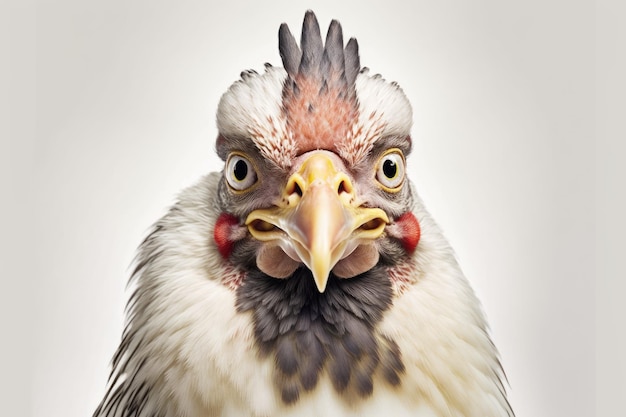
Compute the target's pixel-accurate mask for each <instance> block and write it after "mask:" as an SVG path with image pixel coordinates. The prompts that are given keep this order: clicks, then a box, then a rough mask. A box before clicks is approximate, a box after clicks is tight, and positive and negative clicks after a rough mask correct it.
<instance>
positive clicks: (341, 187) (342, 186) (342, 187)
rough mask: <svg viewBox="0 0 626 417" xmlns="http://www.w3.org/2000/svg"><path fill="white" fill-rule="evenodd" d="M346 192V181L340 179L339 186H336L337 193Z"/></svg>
mask: <svg viewBox="0 0 626 417" xmlns="http://www.w3.org/2000/svg"><path fill="white" fill-rule="evenodd" d="M345 192H346V182H345V181H341V182H340V183H339V187H337V194H341V193H345Z"/></svg>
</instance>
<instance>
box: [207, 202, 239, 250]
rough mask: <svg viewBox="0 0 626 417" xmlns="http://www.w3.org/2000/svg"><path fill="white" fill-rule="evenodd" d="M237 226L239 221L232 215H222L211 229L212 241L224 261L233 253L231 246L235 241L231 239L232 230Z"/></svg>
mask: <svg viewBox="0 0 626 417" xmlns="http://www.w3.org/2000/svg"><path fill="white" fill-rule="evenodd" d="M238 225H239V219H237V217H235V216H233V215H232V214H228V213H222V214H220V217H218V219H217V222H215V229H213V239H214V240H215V243H216V244H217V250H218V251H219V252H220V255H222V257H223V258H224V259H228V257H229V256H230V254H231V252H232V251H233V244H234V243H235V240H236V239H233V238H232V234H233V228H234V227H237V226H238Z"/></svg>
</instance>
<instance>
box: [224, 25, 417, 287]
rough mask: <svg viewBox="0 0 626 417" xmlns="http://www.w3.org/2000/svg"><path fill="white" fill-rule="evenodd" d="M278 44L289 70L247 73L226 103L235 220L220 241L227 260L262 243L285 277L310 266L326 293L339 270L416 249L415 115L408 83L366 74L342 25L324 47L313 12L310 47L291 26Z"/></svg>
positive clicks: (227, 189)
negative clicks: (404, 87)
mask: <svg viewBox="0 0 626 417" xmlns="http://www.w3.org/2000/svg"><path fill="white" fill-rule="evenodd" d="M279 40H280V50H281V55H282V58H283V63H284V65H285V70H282V69H276V68H273V67H271V66H268V67H267V68H266V73H265V74H263V75H259V74H256V73H254V72H246V73H243V74H242V80H241V81H240V82H238V83H236V84H235V85H234V86H233V87H231V90H230V91H229V92H228V93H226V95H225V96H224V97H223V98H222V101H221V103H220V108H219V110H218V125H219V127H220V132H221V134H220V137H219V138H218V144H217V148H218V153H219V154H220V155H221V156H222V158H223V159H225V162H226V164H225V170H224V172H223V175H224V180H223V186H222V193H221V195H222V196H223V200H222V202H223V204H224V209H225V212H227V213H229V215H226V216H224V217H222V220H221V222H218V227H217V228H216V230H218V234H219V236H218V238H217V239H216V241H218V244H219V246H220V247H221V248H229V250H226V249H223V250H221V252H222V253H223V254H225V255H226V256H230V255H231V252H230V249H233V248H235V247H237V246H239V247H242V248H244V249H242V250H241V252H244V253H247V254H249V252H250V251H249V246H250V245H254V246H255V251H254V252H255V265H256V267H258V268H259V269H260V270H261V271H263V272H264V273H266V274H268V275H269V276H272V277H275V278H288V277H290V276H291V275H292V274H293V273H294V272H295V271H296V270H297V269H298V268H299V267H301V266H304V267H306V268H308V269H309V270H310V271H311V273H312V276H313V279H314V280H315V283H316V286H317V288H318V290H319V291H320V292H323V291H324V290H325V288H326V284H327V281H328V277H329V275H330V273H331V271H332V273H333V275H334V276H336V277H339V278H351V277H354V276H357V275H359V274H361V273H363V272H365V271H367V270H369V269H371V268H372V267H374V266H375V265H377V264H378V263H379V261H380V258H381V253H382V254H383V257H384V258H385V259H386V260H387V261H391V259H392V257H393V256H398V254H400V253H401V249H404V250H405V251H408V252H411V251H412V250H413V249H414V248H415V246H416V245H417V241H418V240H419V224H418V222H417V220H416V219H415V217H414V216H413V215H412V214H411V213H410V211H409V210H410V205H411V203H412V199H411V192H410V186H408V185H405V163H406V162H405V161H406V160H405V154H408V153H409V152H410V145H411V142H410V137H409V135H408V132H409V129H410V125H411V121H410V115H411V111H410V106H409V104H408V102H407V100H406V98H405V96H404V94H403V93H402V91H401V90H400V89H399V88H398V87H397V86H395V85H391V84H388V83H386V82H384V80H382V79H380V77H376V76H375V77H369V76H368V75H367V71H362V70H361V68H360V64H359V58H358V47H357V44H356V41H355V40H354V39H351V40H350V41H349V42H348V44H347V46H346V47H345V49H344V46H343V39H342V33H341V27H340V26H339V24H338V23H337V22H336V21H333V22H332V23H331V25H330V28H329V31H328V35H327V38H326V44H325V45H323V43H322V39H321V36H320V33H319V26H318V24H317V21H316V19H315V16H314V15H313V14H312V13H307V15H306V17H305V21H304V25H303V32H302V41H301V45H302V50H300V48H299V47H298V45H297V44H296V42H295V40H294V38H293V36H292V35H291V33H290V32H289V29H288V27H287V26H286V25H283V26H281V30H280V33H279ZM285 72H286V73H285ZM242 98H245V99H244V100H242ZM236 103H237V107H235V104H236ZM381 103H382V105H381ZM242 104H243V105H242ZM235 222H237V223H238V224H240V225H242V226H243V225H245V226H246V228H247V231H248V233H247V234H246V233H245V232H244V231H242V230H241V229H239V230H238V229H237V228H236V227H234V223H235ZM224 224H226V225H229V226H233V227H232V228H231V229H230V230H231V232H232V233H231V235H229V236H226V237H225V236H224V233H223V231H224V230H225V228H224V227H222V226H223V225H224ZM228 229H229V228H228V227H226V230H228ZM226 235H228V233H226ZM240 240H245V241H247V244H246V243H243V242H240ZM398 245H400V247H398ZM236 256H237V255H236V254H235V257H236Z"/></svg>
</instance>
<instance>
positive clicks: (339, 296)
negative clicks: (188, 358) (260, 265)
mask: <svg viewBox="0 0 626 417" xmlns="http://www.w3.org/2000/svg"><path fill="white" fill-rule="evenodd" d="M392 291H393V290H392V287H391V283H390V281H389V279H388V277H387V273H386V270H385V268H382V267H375V268H373V269H371V270H369V271H367V272H365V273H363V274H361V275H359V276H357V277H354V278H350V279H339V278H336V277H335V276H333V275H332V274H331V276H330V278H329V281H328V284H327V287H326V291H325V292H324V293H319V292H318V291H317V288H316V287H315V283H314V281H313V277H312V276H311V272H310V271H309V270H308V269H306V268H300V269H298V270H296V272H295V273H294V274H293V275H292V276H291V277H290V278H288V279H275V278H272V277H269V276H267V275H265V274H264V273H262V272H260V271H258V270H256V269H255V270H251V271H249V272H248V276H247V279H246V280H245V281H244V282H243V283H242V285H241V286H240V287H239V288H238V289H237V304H236V307H237V310H238V311H240V312H244V311H250V312H252V313H253V317H254V334H255V339H256V343H257V346H258V347H259V352H260V354H261V356H262V357H267V358H272V359H273V360H274V364H275V370H274V372H275V374H274V376H275V377H274V380H275V383H276V388H277V390H278V392H280V395H281V398H282V399H283V401H284V402H285V403H287V404H290V403H293V402H295V401H297V399H298V398H300V395H301V394H302V393H303V392H306V391H310V390H312V389H314V388H315V386H316V385H317V383H318V381H319V378H320V375H321V374H322V372H323V371H327V372H328V375H329V377H330V379H331V381H332V384H333V387H334V389H335V390H336V391H337V392H339V393H345V394H346V395H347V397H346V398H348V397H350V396H352V395H354V394H356V395H357V396H360V397H366V396H369V395H371V394H372V392H373V384H374V380H373V377H374V374H375V373H376V372H377V370H378V369H380V370H381V373H380V374H381V375H382V376H383V377H384V378H385V379H387V382H388V383H390V384H392V385H396V384H397V383H398V378H399V374H400V373H401V372H400V371H399V369H404V368H403V365H402V358H401V354H400V351H399V349H398V347H397V345H396V344H395V343H394V342H393V341H391V340H389V339H387V338H382V337H380V336H377V335H376V328H377V325H378V324H379V323H380V321H381V320H382V318H383V315H384V313H385V311H386V310H387V309H388V308H389V307H390V306H391V304H392ZM388 370H389V371H388Z"/></svg>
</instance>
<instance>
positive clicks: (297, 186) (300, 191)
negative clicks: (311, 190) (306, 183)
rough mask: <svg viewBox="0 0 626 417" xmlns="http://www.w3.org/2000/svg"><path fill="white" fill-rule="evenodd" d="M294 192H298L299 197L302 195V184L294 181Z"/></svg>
mask: <svg viewBox="0 0 626 417" xmlns="http://www.w3.org/2000/svg"><path fill="white" fill-rule="evenodd" d="M292 194H297V195H298V196H299V197H302V188H300V184H298V183H297V182H295V181H294V186H293V191H292Z"/></svg>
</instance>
